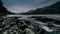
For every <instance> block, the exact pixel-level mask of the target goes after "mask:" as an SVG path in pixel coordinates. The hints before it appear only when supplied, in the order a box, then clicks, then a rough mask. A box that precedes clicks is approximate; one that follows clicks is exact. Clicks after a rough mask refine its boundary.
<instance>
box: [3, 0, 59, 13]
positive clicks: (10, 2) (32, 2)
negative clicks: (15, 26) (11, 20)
mask: <svg viewBox="0 0 60 34" xmlns="http://www.w3.org/2000/svg"><path fill="white" fill-rule="evenodd" d="M2 1H3V3H4V6H5V7H6V8H7V9H8V10H9V11H11V12H14V13H21V12H26V11H29V10H31V9H36V8H42V7H45V6H49V5H52V4H54V3H56V2H58V1H59V0H2Z"/></svg>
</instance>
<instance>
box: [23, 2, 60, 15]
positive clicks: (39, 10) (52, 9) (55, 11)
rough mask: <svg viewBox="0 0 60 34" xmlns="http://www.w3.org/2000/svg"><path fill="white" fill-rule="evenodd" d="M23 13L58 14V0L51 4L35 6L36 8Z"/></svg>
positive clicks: (59, 3) (59, 12)
mask: <svg viewBox="0 0 60 34" xmlns="http://www.w3.org/2000/svg"><path fill="white" fill-rule="evenodd" d="M23 14H60V1H59V2H56V3H55V4H53V5H51V6H47V7H44V8H37V9H36V10H32V11H31V10H30V11H29V12H26V13H23Z"/></svg>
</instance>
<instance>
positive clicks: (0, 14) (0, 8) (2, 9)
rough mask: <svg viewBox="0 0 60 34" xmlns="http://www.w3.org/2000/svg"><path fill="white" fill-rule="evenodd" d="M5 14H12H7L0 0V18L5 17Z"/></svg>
mask: <svg viewBox="0 0 60 34" xmlns="http://www.w3.org/2000/svg"><path fill="white" fill-rule="evenodd" d="M7 14H13V13H11V12H9V11H8V10H7V9H6V8H5V7H4V6H3V3H2V1H1V0H0V16H2V15H7Z"/></svg>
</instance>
